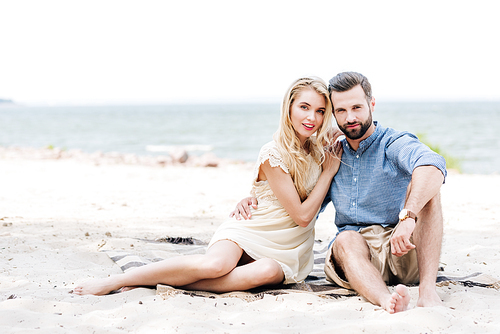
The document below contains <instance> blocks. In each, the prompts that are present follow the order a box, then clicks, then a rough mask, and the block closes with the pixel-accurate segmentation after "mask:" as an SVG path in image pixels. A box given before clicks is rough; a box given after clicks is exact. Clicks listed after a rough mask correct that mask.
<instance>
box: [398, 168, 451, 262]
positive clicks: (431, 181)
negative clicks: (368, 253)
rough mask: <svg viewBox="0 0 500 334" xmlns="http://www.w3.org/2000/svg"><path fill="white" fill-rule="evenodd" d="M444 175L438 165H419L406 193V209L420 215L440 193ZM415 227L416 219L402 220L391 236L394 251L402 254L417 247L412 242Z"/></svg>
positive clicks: (399, 254)
mask: <svg viewBox="0 0 500 334" xmlns="http://www.w3.org/2000/svg"><path fill="white" fill-rule="evenodd" d="M443 181H444V175H443V173H442V172H441V170H439V169H438V168H437V167H434V166H419V167H417V168H415V170H414V171H413V173H412V177H411V182H410V186H409V189H408V193H407V195H406V201H405V209H407V210H409V211H411V212H413V213H415V214H416V215H417V220H418V215H419V212H420V211H421V210H422V208H423V207H424V206H425V205H426V204H427V202H429V201H430V200H431V198H433V197H434V196H436V195H438V194H439V190H440V189H441V185H442V184H443ZM414 229H415V220H413V219H412V218H407V219H405V220H404V221H402V222H400V224H399V226H398V228H397V229H396V231H394V234H393V236H392V238H391V249H392V253H393V254H394V255H396V256H402V255H404V254H406V253H408V251H410V250H411V249H413V248H415V245H413V244H412V243H411V242H410V237H411V235H412V234H413V230H414Z"/></svg>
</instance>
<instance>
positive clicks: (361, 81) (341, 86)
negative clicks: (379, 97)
mask: <svg viewBox="0 0 500 334" xmlns="http://www.w3.org/2000/svg"><path fill="white" fill-rule="evenodd" d="M357 85H360V86H361V88H363V91H364V92H365V97H366V102H368V105H370V101H371V100H372V86H371V85H370V82H369V81H368V79H367V78H366V77H365V76H364V75H363V74H361V73H357V72H342V73H339V74H337V75H336V76H334V77H333V78H331V79H330V81H329V85H328V93H330V96H331V94H332V91H333V92H346V91H348V90H351V89H353V88H354V87H356V86H357Z"/></svg>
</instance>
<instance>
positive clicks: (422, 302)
mask: <svg viewBox="0 0 500 334" xmlns="http://www.w3.org/2000/svg"><path fill="white" fill-rule="evenodd" d="M433 306H444V304H443V302H442V301H441V298H440V297H439V296H438V294H437V292H436V290H434V289H433V290H429V292H427V293H425V292H423V291H420V296H419V297H418V300H417V307H433Z"/></svg>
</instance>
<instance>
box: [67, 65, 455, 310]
mask: <svg viewBox="0 0 500 334" xmlns="http://www.w3.org/2000/svg"><path fill="white" fill-rule="evenodd" d="M374 109H375V98H374V97H373V96H372V92H371V86H370V83H369V82H368V80H367V79H366V77H364V76H363V75H361V74H359V73H355V72H344V73H340V74H338V75H337V76H335V77H334V78H332V79H331V80H330V82H329V86H328V88H327V86H326V84H325V83H324V82H323V81H322V80H321V79H318V78H314V77H312V78H300V79H298V80H296V81H295V82H294V83H293V84H292V86H291V87H290V88H289V90H288V91H287V93H286V95H285V97H284V99H283V103H282V108H281V120H280V125H279V128H278V131H277V132H276V133H275V135H274V140H273V141H271V142H269V143H267V144H265V145H264V146H263V147H262V149H261V151H260V154H259V157H258V160H257V164H256V167H255V172H254V178H253V185H252V190H251V195H252V197H249V198H246V199H243V200H242V201H241V202H240V203H238V205H237V207H236V209H235V210H234V211H233V212H232V213H231V214H230V216H231V217H235V218H236V219H234V218H233V219H231V220H229V221H226V222H224V223H223V224H221V225H220V227H219V228H218V229H217V231H216V232H215V235H214V236H213V238H212V240H211V242H210V244H209V246H208V250H207V252H206V254H205V255H190V256H181V257H176V258H170V259H167V260H164V261H161V262H156V263H152V264H148V265H145V266H143V267H139V268H137V269H134V270H131V271H129V272H127V273H124V274H120V275H115V276H111V277H108V278H105V279H99V280H91V281H88V282H86V283H84V284H81V285H79V286H78V287H76V288H75V289H74V293H76V294H82V295H83V294H95V295H103V294H107V293H109V292H111V291H113V290H117V289H119V288H122V287H126V288H125V289H127V288H128V289H129V288H131V287H134V286H145V285H149V286H151V285H157V284H167V285H171V286H175V287H183V288H185V289H190V290H205V291H211V292H228V291H236V290H248V289H251V288H255V287H258V286H263V285H274V284H279V283H285V284H288V283H296V282H300V281H302V280H304V279H305V278H306V276H307V275H308V274H309V273H310V272H311V270H312V268H313V262H314V257H313V243H314V224H315V220H316V217H317V215H318V212H321V211H322V210H323V209H324V208H325V207H326V206H327V204H328V203H329V202H330V201H331V202H332V203H333V205H334V207H335V211H336V216H335V224H336V225H337V228H338V234H337V236H336V237H335V239H334V241H332V243H331V244H330V247H329V250H328V254H327V256H326V263H325V273H326V275H327V279H328V280H330V281H332V282H334V283H336V284H338V285H340V286H341V287H344V288H347V289H353V290H355V291H356V292H358V293H359V294H360V295H361V296H363V297H365V298H366V299H367V300H369V301H370V302H372V303H374V304H376V305H379V306H381V307H383V308H384V309H385V310H387V311H388V312H389V313H395V312H399V311H404V310H406V309H407V308H408V304H409V302H410V296H409V291H408V288H407V287H406V286H405V285H404V284H413V283H420V284H419V298H418V301H417V306H421V307H424V306H437V305H442V302H441V299H440V298H439V296H438V294H437V292H436V286H435V282H436V276H437V271H438V265H439V257H440V250H441V241H442V233H443V232H442V230H443V219H442V213H441V203H440V196H439V190H440V187H441V184H442V183H443V182H444V178H445V176H446V170H445V161H444V159H443V158H442V157H441V156H439V155H438V154H436V153H434V152H433V151H431V150H430V149H429V148H428V147H427V146H425V145H424V144H422V143H421V142H420V141H419V140H418V138H417V137H415V136H414V135H412V134H410V133H408V132H399V131H396V130H393V129H390V128H384V127H382V126H381V125H380V124H378V123H377V122H374V121H373V120H372V113H373V111H374ZM332 116H333V117H335V120H336V122H337V125H338V127H339V128H340V131H339V130H335V129H333V128H332ZM342 134H343V135H345V139H341V140H337V139H338V137H339V136H340V135H342ZM241 217H243V218H244V219H243V220H242V219H241ZM396 283H400V284H399V285H397V286H396V287H395V289H394V290H395V291H394V292H393V293H391V292H390V291H389V289H388V287H387V285H386V284H396Z"/></svg>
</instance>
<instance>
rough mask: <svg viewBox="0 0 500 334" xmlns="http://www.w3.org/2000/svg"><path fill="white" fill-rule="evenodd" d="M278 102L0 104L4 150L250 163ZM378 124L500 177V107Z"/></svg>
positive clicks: (428, 107) (400, 115)
mask: <svg viewBox="0 0 500 334" xmlns="http://www.w3.org/2000/svg"><path fill="white" fill-rule="evenodd" d="M279 109H280V106H279V104H206V105H204V104H192V105H186V104H183V105H127V106H118V105H116V106H50V107H48V106H43V107H42V106H22V105H14V104H3V105H0V146H3V147H34V148H42V147H49V146H50V147H57V148H61V149H66V150H70V149H80V150H82V151H83V152H87V153H94V152H97V151H100V152H104V153H107V152H118V153H132V154H136V155H139V156H141V155H165V154H167V153H168V152H169V151H171V150H172V149H174V148H178V147H181V148H184V149H186V150H187V151H188V153H189V154H191V155H201V154H204V153H207V152H211V153H213V154H215V155H216V156H217V157H220V158H227V159H231V160H238V161H245V162H253V161H255V160H256V158H257V155H258V153H259V149H260V147H261V146H262V145H263V144H265V143H267V142H268V141H270V140H271V139H272V136H273V133H274V132H275V131H276V129H277V127H278V122H279V113H280V112H279ZM373 118H374V120H376V121H378V122H379V123H380V124H381V125H383V126H385V127H392V128H395V129H398V130H406V131H410V132H412V133H414V134H416V135H417V136H419V138H421V139H422V140H423V141H424V142H425V143H427V144H428V145H429V146H431V147H432V148H433V149H435V150H437V151H439V152H440V153H441V154H443V155H445V156H446V157H447V158H448V159H449V160H450V162H451V160H453V161H454V162H456V163H457V164H456V166H458V168H459V169H460V171H461V172H462V173H466V174H498V173H500V129H499V126H500V102H377V105H376V109H375V111H374V113H373Z"/></svg>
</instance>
